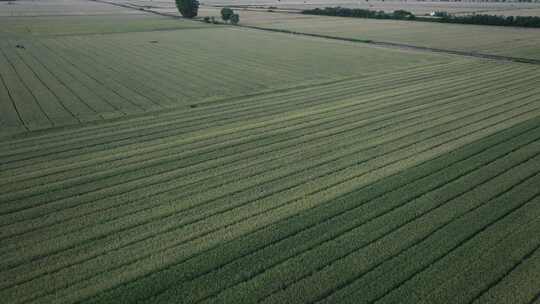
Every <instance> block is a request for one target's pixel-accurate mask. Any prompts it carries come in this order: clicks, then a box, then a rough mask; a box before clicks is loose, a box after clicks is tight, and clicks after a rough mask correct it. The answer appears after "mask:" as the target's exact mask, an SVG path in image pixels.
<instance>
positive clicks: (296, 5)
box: [114, 0, 540, 16]
mask: <svg viewBox="0 0 540 304" xmlns="http://www.w3.org/2000/svg"><path fill="white" fill-rule="evenodd" d="M114 1H115V2H118V3H125V4H134V5H138V6H143V7H152V8H159V9H170V8H173V7H174V3H173V2H172V1H167V0H151V1H150V0H114ZM201 3H202V4H203V5H204V6H233V7H244V8H270V7H272V8H279V9H285V10H303V9H312V8H316V7H320V8H322V7H326V6H341V7H348V8H361V9H369V10H375V11H381V10H382V11H385V12H388V13H391V12H393V11H395V10H399V9H404V10H408V11H411V12H413V13H414V14H416V15H426V14H429V13H431V12H434V11H445V12H449V13H452V14H457V15H463V14H474V13H476V14H496V15H504V16H540V2H539V1H533V2H529V3H527V2H518V1H505V2H503V1H500V2H494V1H489V2H488V1H416V0H401V1H400V0H386V1H384V0H369V1H354V0H311V1H305V0H204V1H201Z"/></svg>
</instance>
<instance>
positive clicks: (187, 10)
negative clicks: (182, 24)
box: [176, 0, 199, 18]
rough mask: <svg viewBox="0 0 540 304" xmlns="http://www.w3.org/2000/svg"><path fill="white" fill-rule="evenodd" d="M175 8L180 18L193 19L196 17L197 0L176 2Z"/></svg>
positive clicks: (179, 0) (177, 0)
mask: <svg viewBox="0 0 540 304" xmlns="http://www.w3.org/2000/svg"><path fill="white" fill-rule="evenodd" d="M176 7H177V8H178V11H179V12H180V14H182V16H184V17H186V18H193V17H195V16H197V12H198V10H199V1H198V0H176Z"/></svg>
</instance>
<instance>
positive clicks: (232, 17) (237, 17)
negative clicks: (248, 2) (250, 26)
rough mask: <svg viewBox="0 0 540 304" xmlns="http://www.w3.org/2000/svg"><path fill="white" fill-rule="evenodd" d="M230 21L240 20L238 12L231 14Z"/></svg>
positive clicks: (235, 22) (236, 22)
mask: <svg viewBox="0 0 540 304" xmlns="http://www.w3.org/2000/svg"><path fill="white" fill-rule="evenodd" d="M230 21H231V23H232V24H238V22H240V16H238V14H232V16H231V18H230Z"/></svg>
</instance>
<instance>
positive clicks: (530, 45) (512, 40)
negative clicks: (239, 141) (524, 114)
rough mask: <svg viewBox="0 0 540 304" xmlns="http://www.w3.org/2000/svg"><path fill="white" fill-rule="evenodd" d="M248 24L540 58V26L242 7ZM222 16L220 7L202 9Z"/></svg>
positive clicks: (245, 22)
mask: <svg viewBox="0 0 540 304" xmlns="http://www.w3.org/2000/svg"><path fill="white" fill-rule="evenodd" d="M238 12H239V14H240V18H241V20H242V22H243V24H245V25H252V26H257V27H264V28H270V29H278V30H289V31H296V32H301V33H309V34H321V35H328V36H333V37H339V38H353V39H362V40H373V41H380V42H390V43H401V44H407V45H412V46H420V47H429V48H437V49H447V50H458V51H466V52H473V53H485V54H492V55H503V56H511V57H521V58H530V59H540V29H538V28H517V27H504V28H501V27H492V26H483V25H464V24H444V23H426V22H411V21H399V20H376V19H360V18H340V17H327V16H310V15H301V14H290V13H280V12H274V13H268V12H262V11H249V10H238ZM202 14H203V15H209V16H219V10H218V9H212V8H207V9H204V10H202Z"/></svg>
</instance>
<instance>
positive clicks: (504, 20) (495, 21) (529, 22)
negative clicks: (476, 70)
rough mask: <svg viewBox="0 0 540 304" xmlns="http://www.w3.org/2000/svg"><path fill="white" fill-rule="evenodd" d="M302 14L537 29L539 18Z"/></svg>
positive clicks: (352, 11)
mask: <svg viewBox="0 0 540 304" xmlns="http://www.w3.org/2000/svg"><path fill="white" fill-rule="evenodd" d="M302 14H306V15H324V16H337V17H353V18H372V19H395V20H417V21H424V22H440V23H460V24H480V25H497V26H520V27H539V28H540V17H528V16H518V17H513V16H508V17H505V16H495V15H466V16H454V15H450V14H448V13H445V12H437V13H436V14H435V17H419V16H415V15H414V14H413V13H411V12H408V11H405V10H397V11H394V12H393V13H386V12H384V11H371V10H366V9H359V8H345V7H326V8H323V9H320V8H315V9H310V10H303V11H302Z"/></svg>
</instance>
